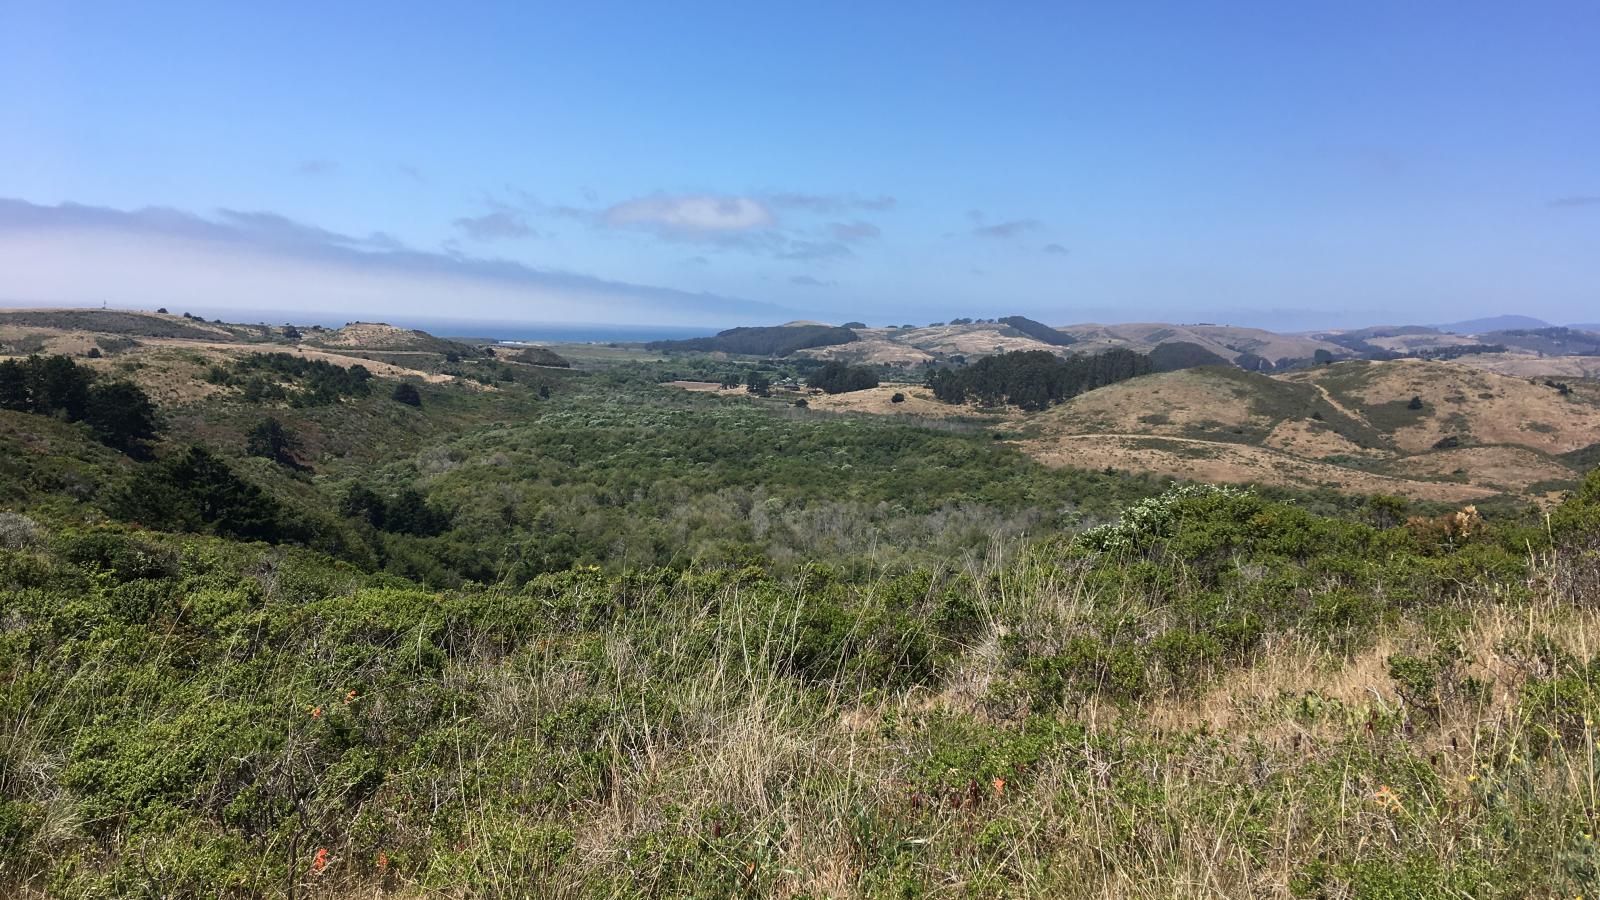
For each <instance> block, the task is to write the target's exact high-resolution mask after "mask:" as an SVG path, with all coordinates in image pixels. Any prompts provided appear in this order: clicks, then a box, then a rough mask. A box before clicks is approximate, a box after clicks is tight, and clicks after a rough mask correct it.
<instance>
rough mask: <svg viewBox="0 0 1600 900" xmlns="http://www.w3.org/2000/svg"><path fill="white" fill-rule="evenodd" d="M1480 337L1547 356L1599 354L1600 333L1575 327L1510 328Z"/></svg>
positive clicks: (1490, 332)
mask: <svg viewBox="0 0 1600 900" xmlns="http://www.w3.org/2000/svg"><path fill="white" fill-rule="evenodd" d="M1479 337H1480V338H1481V339H1482V340H1485V341H1491V342H1493V343H1496V344H1504V345H1505V346H1507V347H1510V348H1512V349H1514V350H1521V351H1524V352H1526V353H1542V354H1544V355H1546V356H1595V355H1600V334H1597V333H1595V332H1592V331H1582V330H1578V329H1572V328H1555V327H1549V328H1511V329H1507V330H1505V331H1489V332H1485V333H1483V334H1481V335H1479Z"/></svg>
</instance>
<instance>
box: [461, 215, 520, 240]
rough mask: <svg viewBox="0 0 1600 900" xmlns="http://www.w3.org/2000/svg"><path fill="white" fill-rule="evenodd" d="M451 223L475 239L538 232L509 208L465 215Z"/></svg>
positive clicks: (513, 236)
mask: <svg viewBox="0 0 1600 900" xmlns="http://www.w3.org/2000/svg"><path fill="white" fill-rule="evenodd" d="M451 224H453V225H455V227H457V228H459V229H461V230H462V231H463V232H465V233H466V235H467V237H469V238H472V239H473V240H475V241H494V240H499V239H501V238H521V237H530V236H533V235H535V234H537V232H535V231H534V230H533V228H532V227H530V226H529V225H528V223H527V221H526V220H524V219H523V217H522V216H521V215H520V214H519V213H516V212H514V211H512V210H509V209H497V210H494V211H493V212H487V213H484V214H483V215H481V216H464V217H462V218H459V219H456V220H455V221H454V222H452V223H451Z"/></svg>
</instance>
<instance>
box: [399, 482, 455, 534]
mask: <svg viewBox="0 0 1600 900" xmlns="http://www.w3.org/2000/svg"><path fill="white" fill-rule="evenodd" d="M383 520H384V525H383V527H384V530H386V531H393V532H397V533H400V534H414V535H418V536H420V537H432V536H434V535H438V534H443V533H444V531H445V530H446V529H447V528H449V527H450V517H449V516H447V515H445V514H444V513H443V512H440V511H439V510H437V509H435V508H434V507H433V506H431V505H429V504H428V501H427V499H426V498H425V497H423V496H422V492H421V491H418V490H417V489H416V488H402V489H401V490H400V493H398V494H396V495H395V497H394V499H393V500H391V501H389V503H388V505H387V506H386V508H385V509H384V515H383Z"/></svg>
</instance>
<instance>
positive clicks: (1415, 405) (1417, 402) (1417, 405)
mask: <svg viewBox="0 0 1600 900" xmlns="http://www.w3.org/2000/svg"><path fill="white" fill-rule="evenodd" d="M1421 408H1422V398H1421V397H1419V396H1413V397H1412V398H1411V402H1410V403H1407V404H1406V409H1421Z"/></svg>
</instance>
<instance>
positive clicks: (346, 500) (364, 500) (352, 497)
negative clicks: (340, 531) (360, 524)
mask: <svg viewBox="0 0 1600 900" xmlns="http://www.w3.org/2000/svg"><path fill="white" fill-rule="evenodd" d="M386 512H387V504H385V503H384V502H383V498H382V497H380V496H378V492H377V491H374V490H373V489H372V488H369V487H367V486H366V485H364V484H357V485H353V486H351V488H350V489H349V490H347V491H345V493H344V497H343V498H342V499H340V501H339V514H340V515H342V516H346V517H348V518H352V519H362V520H364V521H365V522H366V523H367V524H368V525H371V526H372V527H373V528H377V529H380V530H381V529H382V528H383V526H384V515H385V513H386Z"/></svg>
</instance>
